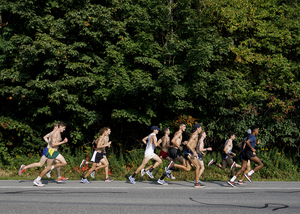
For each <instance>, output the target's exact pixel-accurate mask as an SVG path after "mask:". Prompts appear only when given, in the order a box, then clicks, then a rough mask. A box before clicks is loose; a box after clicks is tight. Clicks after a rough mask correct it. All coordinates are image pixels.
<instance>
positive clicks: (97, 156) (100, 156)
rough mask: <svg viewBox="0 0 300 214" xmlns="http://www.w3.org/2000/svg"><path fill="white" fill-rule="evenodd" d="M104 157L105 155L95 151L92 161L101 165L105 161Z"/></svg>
mask: <svg viewBox="0 0 300 214" xmlns="http://www.w3.org/2000/svg"><path fill="white" fill-rule="evenodd" d="M103 156H104V155H103V153H99V152H97V151H94V154H93V156H92V159H91V161H92V162H95V163H99V162H100V161H101V160H102V159H103Z"/></svg>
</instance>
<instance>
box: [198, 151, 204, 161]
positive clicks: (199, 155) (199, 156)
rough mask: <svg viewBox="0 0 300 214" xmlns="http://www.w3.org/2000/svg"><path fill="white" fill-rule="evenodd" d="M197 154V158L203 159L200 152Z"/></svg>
mask: <svg viewBox="0 0 300 214" xmlns="http://www.w3.org/2000/svg"><path fill="white" fill-rule="evenodd" d="M197 154H198V158H199V160H201V161H203V159H202V155H201V154H200V153H197Z"/></svg>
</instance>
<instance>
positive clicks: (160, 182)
mask: <svg viewBox="0 0 300 214" xmlns="http://www.w3.org/2000/svg"><path fill="white" fill-rule="evenodd" d="M157 183H159V184H161V185H164V186H166V185H168V183H166V182H165V180H160V179H158V180H157Z"/></svg>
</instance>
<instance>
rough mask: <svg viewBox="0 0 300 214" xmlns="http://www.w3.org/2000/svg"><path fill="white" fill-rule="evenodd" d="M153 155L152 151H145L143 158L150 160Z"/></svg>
mask: <svg viewBox="0 0 300 214" xmlns="http://www.w3.org/2000/svg"><path fill="white" fill-rule="evenodd" d="M154 155H155V153H154V152H152V151H145V156H144V157H145V158H149V159H152V158H153V157H154Z"/></svg>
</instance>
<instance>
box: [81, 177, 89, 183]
mask: <svg viewBox="0 0 300 214" xmlns="http://www.w3.org/2000/svg"><path fill="white" fill-rule="evenodd" d="M80 182H81V183H84V184H89V183H91V182H89V181H88V180H87V179H86V178H81V181H80Z"/></svg>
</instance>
